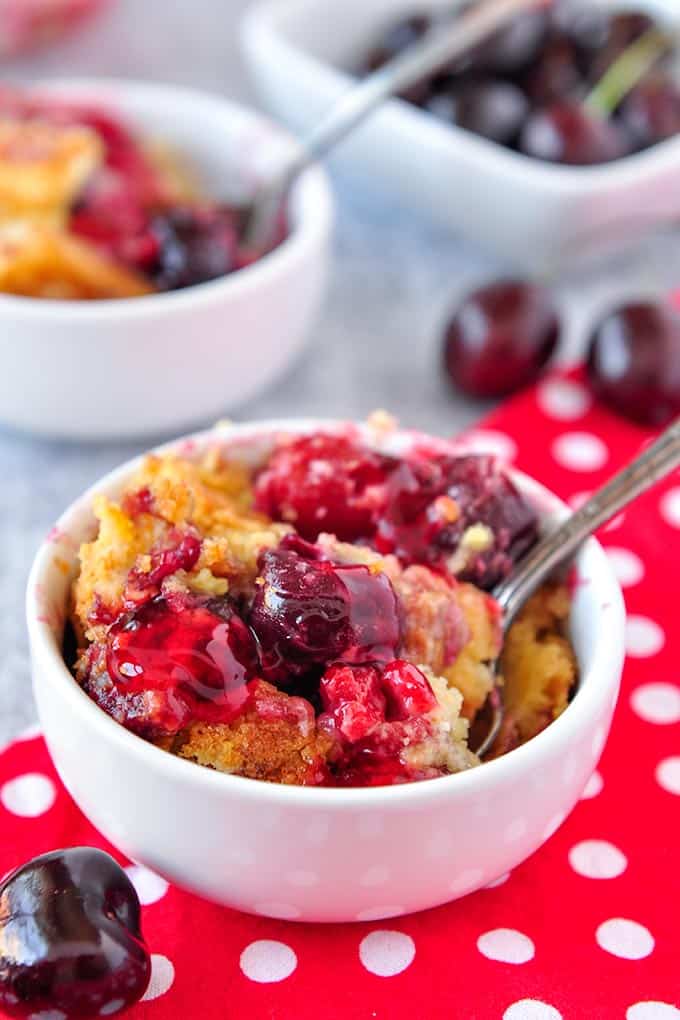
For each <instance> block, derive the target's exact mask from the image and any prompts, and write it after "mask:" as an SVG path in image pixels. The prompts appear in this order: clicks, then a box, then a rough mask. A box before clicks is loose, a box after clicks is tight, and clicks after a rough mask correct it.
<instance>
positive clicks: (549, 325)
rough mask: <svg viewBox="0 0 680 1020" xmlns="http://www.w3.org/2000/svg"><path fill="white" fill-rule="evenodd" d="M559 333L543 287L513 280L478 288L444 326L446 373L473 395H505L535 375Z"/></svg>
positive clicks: (545, 360)
mask: <svg viewBox="0 0 680 1020" xmlns="http://www.w3.org/2000/svg"><path fill="white" fill-rule="evenodd" d="M559 333H560V325H559V319H558V316H557V312H556V310H555V307H554V305H553V303H552V300H551V298H550V293H549V291H548V290H547V289H546V288H544V287H539V286H538V285H532V284H529V283H521V282H515V281H507V282H501V283H493V284H491V285H489V286H485V287H482V288H480V289H478V290H475V291H473V292H472V293H471V294H468V296H467V297H466V298H465V299H464V301H463V303H462V304H461V306H460V307H459V308H458V310H457V311H456V313H455V315H454V316H453V318H452V319H451V320H450V322H449V324H448V326H447V328H446V333H445V336H444V364H445V367H446V371H447V374H448V376H449V378H450V380H451V382H452V383H453V384H454V386H455V387H457V388H458V389H460V390H462V391H463V392H464V393H469V394H471V395H472V396H474V397H500V396H504V395H506V394H508V393H512V392H513V391H514V390H516V389H519V388H520V387H521V386H525V385H526V384H527V383H529V382H532V381H533V380H534V379H535V378H536V377H537V376H538V374H539V373H540V371H541V369H542V368H543V366H544V365H545V364H546V362H547V361H548V359H549V358H550V356H551V355H552V353H553V352H554V350H555V347H556V345H557V341H558V338H559Z"/></svg>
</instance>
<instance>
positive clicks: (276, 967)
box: [239, 939, 297, 985]
mask: <svg viewBox="0 0 680 1020" xmlns="http://www.w3.org/2000/svg"><path fill="white" fill-rule="evenodd" d="M239 963H240V967H241V970H242V971H243V973H244V974H245V976H246V977H247V978H250V980H251V981H256V982H257V983H258V984H261V985H266V984H273V983H274V982H276V981H285V979H286V978H287V977H290V975H291V974H292V973H293V971H294V970H295V968H296V967H297V956H296V955H295V953H294V951H293V950H292V949H291V948H290V946H287V945H286V944H285V942H276V941H274V940H273V939H259V940H258V941H257V942H251V943H250V945H249V946H246V948H245V949H244V950H243V952H242V953H241V959H240V961H239Z"/></svg>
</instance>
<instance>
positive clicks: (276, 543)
mask: <svg viewBox="0 0 680 1020" xmlns="http://www.w3.org/2000/svg"><path fill="white" fill-rule="evenodd" d="M94 511H95V514H96V517H97V519H98V532H97V535H96V537H95V538H94V540H93V541H92V542H90V543H88V544H86V545H83V546H82V547H81V550H80V572H79V575H78V577H77V579H76V581H75V582H74V586H73V609H72V618H73V623H74V628H75V631H76V636H77V642H78V649H79V650H78V654H77V661H76V663H75V674H76V677H77V680H78V682H79V683H80V685H81V686H82V688H83V689H84V690H85V691H86V692H87V694H88V695H89V696H90V697H91V698H92V699H93V700H94V701H95V702H97V703H98V704H99V705H100V706H101V708H102V709H104V711H106V712H107V713H108V714H109V715H111V716H112V717H113V718H114V719H115V720H116V721H117V722H119V723H120V724H122V725H123V726H125V727H127V728H128V729H130V730H132V731H133V732H134V733H136V734H138V735H139V736H141V737H143V738H145V739H147V740H149V741H151V742H153V743H155V744H157V745H158V746H160V747H162V748H164V749H166V750H167V751H169V752H171V753H173V754H176V755H179V756H180V757H183V758H186V759H189V760H191V761H194V762H197V763H199V764H201V765H204V766H208V767H210V768H213V769H218V770H220V771H223V772H229V773H235V774H238V775H242V776H248V777H252V778H256V779H263V780H268V781H272V782H281V783H294V784H304V785H323V786H373V785H387V784H394V783H404V782H409V781H413V780H421V779H429V778H433V777H436V776H442V775H447V774H450V773H454V772H458V771H461V770H464V769H468V768H471V767H473V766H475V765H478V764H479V759H478V758H477V757H476V755H475V754H474V747H473V746H468V737H469V730H470V727H471V726H472V725H473V724H474V722H475V719H476V718H478V716H479V713H480V712H481V711H482V709H483V707H484V704H485V702H486V699H487V696H488V694H489V692H490V690H491V688H492V683H493V679H492V674H491V670H490V665H489V664H490V663H491V662H492V661H493V660H494V659H495V658H496V657H497V655H498V653H499V651H500V646H501V628H500V616H499V610H498V607H497V605H496V603H495V602H494V600H493V598H492V597H491V595H490V594H489V590H490V589H491V588H492V587H493V585H494V584H496V583H497V581H498V580H499V579H500V578H502V577H504V576H505V575H507V573H508V571H509V570H510V569H511V568H512V565H513V563H514V562H515V560H516V559H517V558H518V557H520V556H521V555H522V554H523V553H524V552H525V551H526V550H527V549H528V548H529V547H530V546H531V545H532V543H533V542H534V541H535V540H536V537H537V533H538V522H537V519H536V515H535V513H534V511H533V509H532V508H531V507H530V506H529V505H528V504H527V502H526V501H525V500H524V498H523V497H522V495H521V494H520V493H519V492H518V490H517V489H516V488H515V486H514V484H513V483H512V481H511V480H510V479H509V478H508V477H507V475H506V474H505V473H504V472H503V470H502V469H501V468H500V467H499V466H498V465H497V464H496V463H495V461H494V460H493V459H492V458H490V457H487V456H467V455H466V456H460V455H456V454H455V453H454V452H452V451H451V450H449V448H448V447H445V446H444V445H443V444H440V445H439V446H435V445H434V444H433V445H432V447H427V446H420V447H419V446H417V445H416V446H414V447H413V448H411V449H410V450H409V452H407V453H404V454H402V455H399V456H394V455H392V454H387V453H384V452H380V451H379V450H377V449H374V448H373V447H371V446H369V445H368V443H367V442H366V441H365V440H364V439H363V438H362V437H361V435H360V434H359V432H358V431H356V432H355V431H354V430H348V431H346V432H345V433H343V434H331V433H328V434H326V433H315V434H311V435H303V436H291V435H280V436H278V437H277V438H276V441H275V442H274V444H273V449H272V451H271V452H270V454H269V455H268V456H267V457H266V459H265V460H264V461H263V462H261V463H260V464H259V465H258V466H256V467H255V468H253V467H251V466H248V465H247V464H246V463H245V462H241V461H239V460H238V459H237V458H236V456H235V454H233V453H231V454H230V453H229V451H228V450H226V451H225V450H222V449H220V447H219V445H215V446H214V447H212V448H210V449H209V450H208V451H207V452H204V453H203V454H202V455H201V456H200V457H199V458H198V459H191V458H186V459H185V458H183V457H182V456H179V455H177V456H174V455H163V456H149V457H147V458H146V459H145V461H144V462H143V464H142V466H141V468H140V469H139V470H138V472H137V475H136V477H134V478H133V479H132V480H131V481H130V483H129V485H128V486H127V487H126V489H125V490H124V492H123V494H122V496H121V498H120V500H119V501H118V502H113V501H111V500H109V499H107V498H106V497H104V496H98V497H96V498H95V500H94ZM568 613H569V597H568V594H567V592H566V589H565V588H564V587H563V586H561V585H551V586H549V587H546V588H544V589H543V590H542V591H541V592H539V593H538V594H537V595H536V596H535V597H534V598H533V599H532V600H531V601H530V603H529V604H528V605H527V606H526V608H525V610H524V612H523V613H522V614H521V615H520V617H519V619H518V620H517V622H516V624H515V625H514V627H513V628H512V630H511V632H510V634H509V636H508V639H507V641H506V645H505V650H504V657H503V675H504V682H505V688H506V690H505V697H506V703H507V705H508V712H507V714H506V719H505V722H504V726H503V731H502V733H501V734H500V736H499V739H498V741H497V743H496V746H495V747H494V749H493V752H492V753H494V754H501V753H504V752H506V751H509V750H511V749H512V748H514V747H516V746H517V745H518V744H519V743H522V742H524V741H526V740H528V739H529V738H531V737H532V736H534V735H535V734H536V733H537V732H539V731H540V730H541V729H543V728H544V727H545V726H546V725H548V724H549V723H550V722H551V721H552V719H554V718H555V717H556V716H557V715H559V713H560V712H562V711H563V710H564V708H565V707H566V705H567V702H568V699H569V697H570V694H571V692H572V690H573V688H574V685H575V682H576V676H577V672H576V662H575V658H574V654H573V651H572V649H571V647H570V644H569V642H568V639H567V637H566V631H565V625H566V620H567V616H568ZM472 743H473V742H472V740H471V741H470V744H471V745H472Z"/></svg>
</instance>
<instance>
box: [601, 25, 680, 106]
mask: <svg viewBox="0 0 680 1020" xmlns="http://www.w3.org/2000/svg"><path fill="white" fill-rule="evenodd" d="M674 45H675V40H674V39H673V38H672V36H670V35H668V34H667V33H666V32H662V31H661V30H660V29H658V28H650V29H649V30H648V31H647V32H645V33H644V35H641V36H640V38H639V39H636V41H635V42H634V43H632V45H631V46H628V47H627V48H626V49H625V50H624V51H623V53H622V54H621V56H620V57H618V58H617V59H616V60H615V61H614V63H613V64H612V65H611V67H610V68H609V69H608V70H607V72H606V73H605V74H604V75H603V76H602V78H601V79H600V81H599V82H598V83H597V85H596V86H595V88H594V89H593V90H592V92H590V94H589V95H588V96H587V97H586V99H585V100H584V104H583V105H584V106H585V107H586V109H587V110H588V111H589V112H590V113H592V114H593V115H595V116H597V117H605V118H607V117H611V115H612V114H613V113H614V112H615V110H616V109H617V107H618V106H619V104H620V103H621V102H623V100H624V99H625V98H626V96H627V95H628V93H629V92H631V91H632V90H633V89H634V88H635V86H636V85H637V84H638V83H639V82H640V81H642V79H643V78H644V77H645V75H646V74H647V73H648V72H649V71H650V70H651V69H652V68H653V67H654V65H655V64H656V63H658V61H659V60H660V59H661V58H662V57H663V56H665V55H666V54H667V53H669V52H670V51H671V50H672V49H673V46H674Z"/></svg>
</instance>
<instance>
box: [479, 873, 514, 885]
mask: <svg viewBox="0 0 680 1020" xmlns="http://www.w3.org/2000/svg"><path fill="white" fill-rule="evenodd" d="M511 874H512V872H510V871H506V872H504V874H502V875H499V876H498V878H494V880H493V881H492V882H487V883H486V885H485V886H484V888H485V889H496V888H497V887H498V886H499V885H505V883H506V882H507V880H508V879H509V878H510V875H511Z"/></svg>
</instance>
